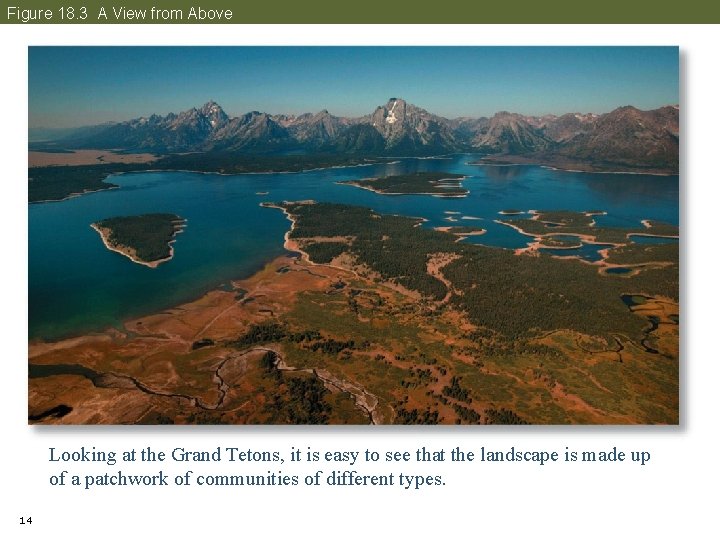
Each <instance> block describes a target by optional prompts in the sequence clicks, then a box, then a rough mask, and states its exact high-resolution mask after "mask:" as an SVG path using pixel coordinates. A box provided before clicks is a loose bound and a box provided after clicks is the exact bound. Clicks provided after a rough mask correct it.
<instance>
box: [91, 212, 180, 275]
mask: <svg viewBox="0 0 720 540" xmlns="http://www.w3.org/2000/svg"><path fill="white" fill-rule="evenodd" d="M186 223H187V220H185V219H183V218H181V217H180V216H178V215H176V214H143V215H139V216H122V217H112V218H108V219H103V220H102V221H98V222H96V223H92V224H91V225H90V226H91V227H92V228H93V229H95V230H96V231H97V232H98V233H99V234H100V237H101V238H102V241H103V243H104V244H105V247H106V248H108V249H109V250H111V251H115V252H117V253H120V254H121V255H124V256H125V257H127V258H129V259H130V260H131V261H133V262H135V263H137V264H142V265H144V266H148V267H150V268H157V266H158V265H160V264H161V263H164V262H166V261H169V260H170V259H172V257H173V246H172V244H173V242H175V236H176V235H177V234H178V233H179V232H181V231H182V230H183V229H184V228H185V224H186Z"/></svg>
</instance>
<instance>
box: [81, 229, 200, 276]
mask: <svg viewBox="0 0 720 540" xmlns="http://www.w3.org/2000/svg"><path fill="white" fill-rule="evenodd" d="M173 226H174V231H173V236H172V238H171V239H170V240H169V241H168V244H167V245H168V248H170V254H169V255H168V256H167V257H164V258H162V259H156V260H154V261H144V260H142V259H139V258H138V257H137V255H136V254H135V250H134V249H132V248H129V247H127V246H115V245H113V244H111V243H110V241H109V236H110V234H111V232H112V231H111V230H110V229H107V228H105V227H100V226H99V225H98V224H97V223H91V224H90V227H91V228H92V229H94V230H95V231H96V232H97V233H98V234H99V235H100V238H101V239H102V242H103V244H105V247H106V248H107V249H108V250H109V251H114V252H115V253H119V254H120V255H122V256H124V257H127V258H128V259H130V260H131V261H132V262H134V263H136V264H140V265H142V266H147V267H148V268H157V267H158V266H160V265H161V264H162V263H164V262H167V261H169V260H170V259H172V258H173V256H174V255H175V248H174V247H173V244H174V243H175V241H176V240H177V238H176V237H177V235H178V234H180V233H181V232H183V230H184V229H185V227H186V226H187V219H181V221H180V222H179V223H173Z"/></svg>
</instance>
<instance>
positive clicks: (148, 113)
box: [28, 46, 681, 429]
mask: <svg viewBox="0 0 720 540" xmlns="http://www.w3.org/2000/svg"><path fill="white" fill-rule="evenodd" d="M679 71H680V70H679V54H678V48H677V47H671V46H663V47H94V46H93V47H45V46H43V47H39V46H31V47H29V49H28V103H29V107H28V216H29V217H28V423H29V424H33V425H34V424H62V425H68V424H69V425H78V424H110V425H116V424H124V425H126V424H137V425H160V424H210V425H217V424H271V425H276V424H300V425H308V424H353V425H361V424H405V425H408V424H445V425H456V424H463V425H473V424H474V425H497V424H503V425H508V424H512V425H530V424H532V425H619V424H629V425H648V424H670V425H673V424H679V422H680V386H681V385H680V341H679V340H680V337H679V336H680V291H679V283H680V231H679V223H680V176H679V175H680V151H679V148H680V112H681V111H680V83H679ZM513 429H514V428H513Z"/></svg>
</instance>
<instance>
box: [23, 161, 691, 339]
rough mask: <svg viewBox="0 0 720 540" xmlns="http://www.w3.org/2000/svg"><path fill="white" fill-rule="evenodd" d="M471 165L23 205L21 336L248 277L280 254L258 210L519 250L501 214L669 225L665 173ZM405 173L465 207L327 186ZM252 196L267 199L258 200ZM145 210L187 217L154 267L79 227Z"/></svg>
mask: <svg viewBox="0 0 720 540" xmlns="http://www.w3.org/2000/svg"><path fill="white" fill-rule="evenodd" d="M477 158H478V156H474V155H456V156H453V157H452V158H449V159H444V158H434V159H414V158H407V159H399V160H398V161H397V162H396V163H392V164H383V165H372V166H361V167H348V168H333V169H323V170H316V171H308V172H303V173H283V174H246V175H237V176H221V175H214V174H197V173H188V172H152V173H133V174H125V175H119V176H115V177H113V178H112V179H111V181H112V182H113V183H116V184H119V185H120V186H121V188H120V189H115V190H109V191H104V192H98V193H93V194H89V195H84V196H82V197H76V198H73V199H69V200H66V201H62V202H54V203H41V204H33V205H30V206H29V224H28V227H29V293H28V298H29V337H30V338H31V339H32V338H42V339H57V338H59V337H63V336H68V335H74V334H80V333H84V332H88V331H95V330H101V329H103V328H107V327H109V326H120V325H121V324H122V321H123V320H126V319H128V318H131V317H136V316H141V315H145V314H148V313H152V312H155V311H159V310H162V309H165V308H168V307H171V306H174V305H177V304H179V303H181V302H185V301H189V300H192V299H194V298H197V297H198V296H200V295H201V294H203V293H204V292H206V291H208V290H210V289H212V288H215V287H218V286H220V285H221V284H223V283H227V282H228V281H229V280H231V279H237V278H243V277H247V276H249V275H251V274H252V273H254V272H255V271H257V270H258V269H260V268H261V267H262V266H263V265H264V264H265V263H267V262H268V261H269V260H271V259H273V258H274V257H276V256H278V255H280V254H282V253H284V252H285V251H284V249H283V247H282V243H283V234H284V233H285V231H286V230H287V229H288V227H289V222H288V221H287V219H286V218H285V216H284V215H283V214H282V213H281V212H280V211H278V210H275V209H268V208H262V207H260V206H259V204H260V203H261V202H263V201H282V200H302V199H315V200H317V201H327V202H341V203H347V204H356V205H362V206H369V207H372V208H373V209H375V210H377V211H379V212H382V213H395V214H402V215H407V216H418V217H424V218H426V219H428V220H429V221H428V222H427V223H425V224H424V226H426V227H435V226H447V225H472V226H478V227H482V228H484V229H487V233H486V234H484V235H482V236H475V237H470V238H469V239H468V240H466V241H467V242H474V243H482V244H486V245H492V246H499V247H503V248H517V247H523V246H525V245H526V244H527V242H528V241H531V240H532V239H531V238H530V237H526V236H523V235H520V234H518V233H517V232H516V231H515V230H513V229H512V228H510V227H507V226H503V225H499V224H497V223H494V220H495V219H499V218H503V219H505V218H507V217H508V216H500V215H498V212H499V211H501V210H503V209H507V208H518V209H522V210H528V209H547V210H551V209H556V210H557V209H563V210H577V211H583V210H596V209H599V210H605V211H607V212H608V214H607V215H603V216H596V221H597V223H598V226H621V227H637V226H640V221H641V220H643V219H653V220H659V221H665V222H669V223H673V224H677V223H678V200H679V196H678V177H677V176H651V175H634V174H632V175H630V174H627V175H626V174H585V173H573V172H563V171H554V170H550V169H545V168H542V167H536V166H512V167H495V166H486V165H468V164H467V162H469V161H473V160H475V159H477ZM414 171H447V172H452V173H459V174H464V175H467V176H469V178H468V179H466V180H465V181H464V183H463V185H464V186H465V187H466V188H467V189H469V190H470V193H469V195H468V196H467V197H466V198H438V197H429V196H422V195H404V196H386V195H380V194H377V193H373V192H370V191H368V190H363V189H358V188H356V187H353V186H348V185H338V184H336V182H337V181H340V180H357V179H361V178H367V177H373V176H385V175H391V174H401V173H407V172H414ZM264 192H268V193H267V194H266V195H265V194H263V195H259V194H258V193H264ZM148 212H172V213H176V214H178V215H180V216H182V217H184V218H186V219H187V220H188V224H187V228H186V229H185V231H184V232H183V233H182V234H180V235H179V236H178V237H177V242H176V244H175V256H174V258H173V259H172V260H171V261H170V262H167V263H164V264H162V265H160V266H159V267H158V268H156V269H150V268H147V267H144V266H141V265H137V264H134V263H132V262H131V261H130V260H129V259H127V258H125V257H123V256H121V255H118V254H117V253H113V252H111V251H109V250H107V249H106V248H105V247H104V246H103V244H102V242H101V240H100V237H99V236H98V234H97V233H96V232H95V231H93V230H92V229H91V228H90V223H92V222H94V221H98V220H100V219H104V218H108V217H112V216H119V215H134V214H143V213H148ZM447 212H453V213H452V214H448V213H447ZM519 217H526V216H519ZM448 218H451V219H452V220H456V221H449V220H448ZM463 218H472V219H463ZM637 238H638V237H635V239H636V240H637ZM596 250H597V247H595V251H596ZM558 251H561V250H558ZM563 251H566V250H563Z"/></svg>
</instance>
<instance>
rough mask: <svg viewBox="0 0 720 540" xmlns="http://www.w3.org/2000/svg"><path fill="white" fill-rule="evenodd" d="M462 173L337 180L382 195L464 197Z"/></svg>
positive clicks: (421, 173) (465, 193) (465, 190)
mask: <svg viewBox="0 0 720 540" xmlns="http://www.w3.org/2000/svg"><path fill="white" fill-rule="evenodd" d="M464 178H465V176H463V175H462V174H453V173H447V172H418V173H413V174H401V175H397V176H383V177H381V178H366V179H365V180H349V181H346V182H338V184H348V185H351V186H355V187H359V188H363V189H369V190H370V191H374V192H375V193H381V194H383V195H432V196H434V197H465V196H467V194H468V193H469V191H468V190H467V189H465V188H463V187H462V185H461V182H462V180H463V179H464Z"/></svg>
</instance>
